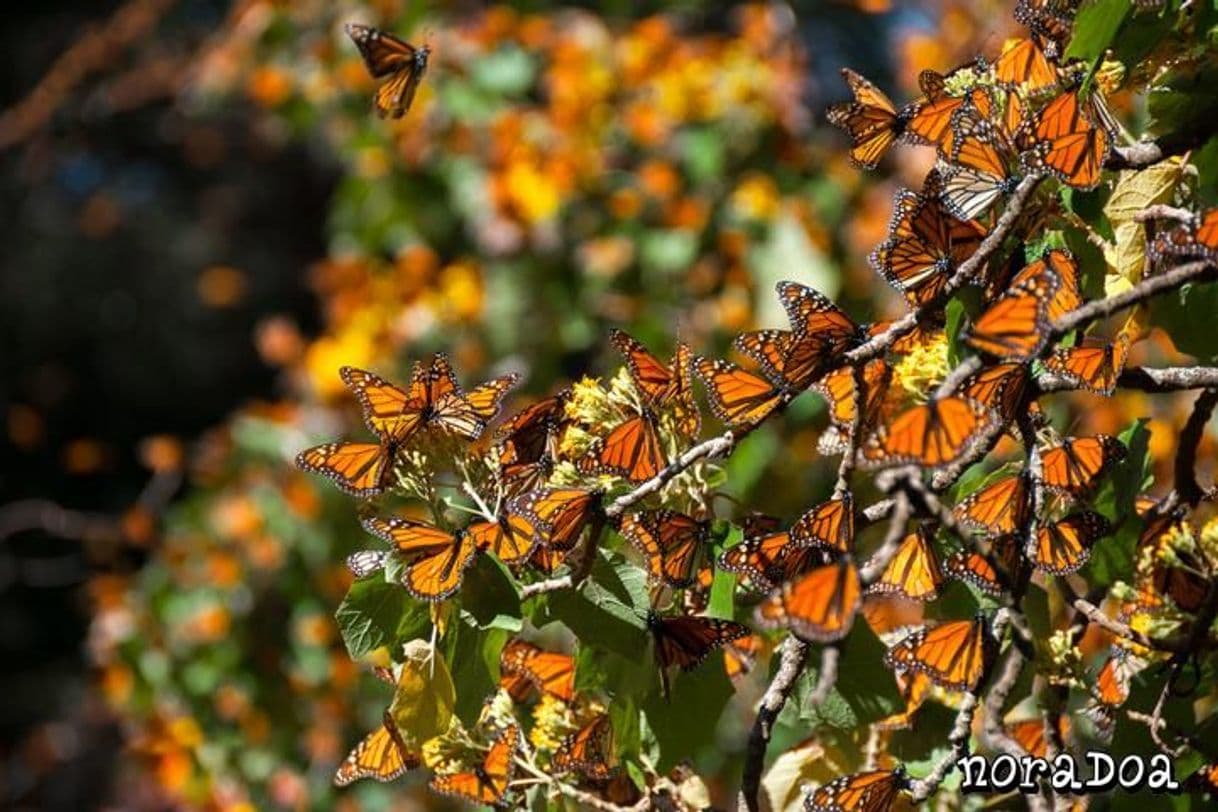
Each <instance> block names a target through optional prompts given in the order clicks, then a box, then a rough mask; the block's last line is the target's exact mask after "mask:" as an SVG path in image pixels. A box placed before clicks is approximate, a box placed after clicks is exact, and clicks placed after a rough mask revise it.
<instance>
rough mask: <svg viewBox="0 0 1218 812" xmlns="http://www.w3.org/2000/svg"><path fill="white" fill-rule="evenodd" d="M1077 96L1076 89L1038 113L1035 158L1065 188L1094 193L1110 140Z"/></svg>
mask: <svg viewBox="0 0 1218 812" xmlns="http://www.w3.org/2000/svg"><path fill="white" fill-rule="evenodd" d="M1080 92H1081V90H1080V89H1078V88H1075V89H1074V90H1071V91H1069V92H1066V93H1063V94H1062V95H1060V96H1058V97H1057V98H1056V99H1054V100H1053V101H1051V102H1049V104H1047V105H1046V106H1045V108H1044V109H1043V110H1041V111H1040V115H1039V116H1038V117H1037V120H1036V129H1035V137H1036V141H1037V142H1038V147H1037V155H1038V158H1039V160H1040V161H1041V162H1043V163H1044V165H1045V166H1047V167H1048V168H1049V169H1050V170H1051V171H1052V172H1053V174H1054V175H1056V176H1057V177H1058V178H1059V179H1060V180H1061V181H1062V182H1063V183H1065V184H1066V185H1067V186H1073V187H1074V188H1076V189H1094V188H1095V187H1096V186H1097V185H1099V182H1100V174H1101V172H1102V171H1103V168H1104V161H1105V160H1107V158H1108V148H1109V142H1110V140H1111V139H1110V137H1109V135H1108V132H1107V131H1106V130H1105V129H1104V128H1103V127H1099V126H1096V124H1095V123H1094V122H1093V120H1092V118H1091V117H1090V116H1089V114H1088V113H1087V111H1086V110H1084V103H1083V101H1082V100H1080V99H1079V93H1080ZM1093 93H1095V94H1098V93H1099V91H1098V90H1095V91H1093ZM1097 98H1098V96H1097ZM1093 106H1094V105H1093Z"/></svg>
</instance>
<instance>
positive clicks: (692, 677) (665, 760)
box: [643, 653, 732, 773]
mask: <svg viewBox="0 0 1218 812" xmlns="http://www.w3.org/2000/svg"><path fill="white" fill-rule="evenodd" d="M670 682H671V688H672V698H671V701H669V702H665V701H664V697H663V696H661V695H660V692H659V691H656V692H654V693H652V694H651V695H650V697H649V698H648V699H647V701H646V702H645V703H644V704H643V713H644V714H645V715H646V716H647V724H648V725H649V726H650V728H651V730H652V733H653V734H654V735H655V738H656V741H657V742H658V743H659V746H660V759H659V764H658V765H657V769H658V770H659V771H660V772H661V773H664V772H667V771H668V770H669V769H671V768H672V767H673V766H674V765H676V764H677V763H679V762H681V761H682V760H684V759H687V758H689V754H690V753H693V752H697V751H699V750H702V749H703V748H705V747H706V746H707V744H708V743H710V742H713V741H714V739H715V728H716V727H718V725H719V717H720V716H721V715H722V713H723V708H724V706H726V705H727V701H728V699H730V698H731V696H732V683H731V681H730V680H729V679H728V678H727V673H726V672H724V670H723V655H722V654H720V653H715V654H713V655H712V656H710V657H708V658H707V659H706V661H705V662H703V663H702V664H701V665H699V666H698V667H697V668H695V669H694V670H693V671H689V672H680V673H674V674H672V675H671V677H670Z"/></svg>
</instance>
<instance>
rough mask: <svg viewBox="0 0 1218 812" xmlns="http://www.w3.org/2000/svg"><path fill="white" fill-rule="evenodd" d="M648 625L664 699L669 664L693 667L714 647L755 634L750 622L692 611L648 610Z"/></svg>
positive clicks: (666, 693)
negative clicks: (663, 614)
mask: <svg viewBox="0 0 1218 812" xmlns="http://www.w3.org/2000/svg"><path fill="white" fill-rule="evenodd" d="M647 628H648V629H649V630H650V631H651V637H652V640H654V641H655V655H656V664H657V665H658V666H659V669H660V686H661V689H662V690H663V693H664V699H665V700H667V699H668V696H669V690H668V669H669V668H670V667H672V666H674V665H676V666H680V668H681V670H682V671H692V670H693V669H695V668H697V667H698V665H699V664H701V662H702V661H703V660H705V659H706V658H707V657H708V656H710V654H711V652H713V651H714V650H715V649H718V648H722V647H723V646H725V645H727V644H728V643H730V642H732V641H733V640H739V639H740V638H742V637H747V636H749V635H750V634H752V632H751V631H750V630H749V627H748V626H743V625H741V624H739V623H735V622H733V621H730V620H720V619H718V618H713V617H693V616H690V615H681V616H678V617H660V616H659V615H657V614H656V613H655V612H650V613H648V615H647Z"/></svg>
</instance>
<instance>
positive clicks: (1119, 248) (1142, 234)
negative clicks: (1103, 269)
mask: <svg viewBox="0 0 1218 812" xmlns="http://www.w3.org/2000/svg"><path fill="white" fill-rule="evenodd" d="M1112 232H1113V242H1112V244H1110V245H1107V246H1105V248H1104V259H1105V260H1106V261H1107V263H1108V274H1107V276H1106V277H1105V279H1104V293H1105V294H1106V295H1108V296H1112V295H1113V294H1115V293H1120V292H1121V291H1123V290H1127V289H1128V288H1129V287H1130V285H1132V284H1134V283H1136V282H1138V281H1140V280H1141V279H1142V273H1143V271H1144V270H1145V268H1146V230H1145V228H1143V226H1142V224H1141V223H1138V222H1136V221H1134V220H1125V221H1122V222H1120V223H1116V224H1114V227H1113V230H1112Z"/></svg>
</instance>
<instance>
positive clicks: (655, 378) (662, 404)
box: [609, 330, 702, 437]
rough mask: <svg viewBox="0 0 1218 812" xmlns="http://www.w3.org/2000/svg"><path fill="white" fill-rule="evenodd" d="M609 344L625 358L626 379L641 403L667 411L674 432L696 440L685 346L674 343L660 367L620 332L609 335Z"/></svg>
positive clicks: (697, 422)
mask: <svg viewBox="0 0 1218 812" xmlns="http://www.w3.org/2000/svg"><path fill="white" fill-rule="evenodd" d="M609 340H610V341H612V342H613V346H615V347H617V350H618V352H620V353H621V354H622V355H623V356H624V357H625V359H626V366H627V367H628V368H629V369H630V377H631V378H632V379H633V380H634V385H635V387H636V388H637V389H638V390H639V392H640V393H641V394H642V395H643V400H644V403H645V404H646V405H648V406H651V407H653V408H655V409H665V408H667V409H671V410H672V411H673V415H674V416H675V417H676V424H677V430H678V431H680V433H681V434H683V435H684V436H686V437H696V436H697V435H698V432H699V430H700V429H701V426H702V419H701V416H700V415H699V413H698V406H697V404H696V403H695V402H694V390H693V384H692V382H691V380H690V362H691V358H692V356H691V353H690V349H689V345H688V344H685V343H684V342H678V343H677V348H676V352H675V353H674V354H673V358H672V361H671V362H670V363H668V364H664V363H662V362H661V361H660V360H659V359H658V358H656V357H655V356H654V355H652V354H651V353H650V352H648V351H647V348H646V347H644V346H643V345H642V344H640V343H639V342H638V341H637V340H636V339H634V338H632V337H631V336H630V335H628V334H626V333H624V332H622V331H621V330H614V331H612V332H611V333H610V334H609Z"/></svg>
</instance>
